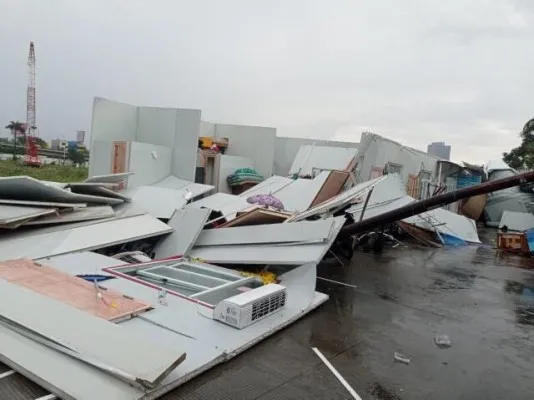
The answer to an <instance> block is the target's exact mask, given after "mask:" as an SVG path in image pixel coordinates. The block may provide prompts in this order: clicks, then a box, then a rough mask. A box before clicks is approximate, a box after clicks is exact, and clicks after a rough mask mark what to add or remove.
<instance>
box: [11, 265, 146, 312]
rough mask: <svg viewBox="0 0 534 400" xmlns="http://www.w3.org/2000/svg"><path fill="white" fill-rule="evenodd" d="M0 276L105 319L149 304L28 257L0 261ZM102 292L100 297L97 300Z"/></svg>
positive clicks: (143, 308) (140, 309)
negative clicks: (97, 286)
mask: <svg viewBox="0 0 534 400" xmlns="http://www.w3.org/2000/svg"><path fill="white" fill-rule="evenodd" d="M0 279H5V280H6V281H9V282H11V283H14V284H17V285H19V286H23V287H25V288H28V289H31V290H33V291H34V292H36V293H40V294H42V295H44V296H47V297H51V298H54V299H56V300H59V301H61V302H63V303H65V304H69V305H71V306H73V307H76V308H78V309H80V310H83V311H86V312H88V313H90V314H93V315H95V316H97V317H100V318H104V319H106V320H108V321H114V320H118V319H121V318H124V317H126V316H128V315H132V314H138V313H140V312H143V311H146V310H148V309H150V308H151V307H152V306H151V305H150V304H148V303H144V302H141V301H137V300H135V299H133V298H131V297H125V296H123V295H122V294H121V293H119V292H117V291H115V290H111V289H110V290H104V289H102V288H100V289H97V288H96V287H95V285H94V284H92V283H90V282H87V281H86V280H84V279H82V278H77V277H75V276H73V275H70V274H67V273H65V272H61V271H59V270H57V269H54V268H51V267H48V266H46V265H42V264H40V263H36V262H34V261H31V260H28V259H19V260H10V261H4V262H0ZM98 292H101V293H102V296H103V298H102V299H98V298H97V293H98Z"/></svg>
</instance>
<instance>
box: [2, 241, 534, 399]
mask: <svg viewBox="0 0 534 400" xmlns="http://www.w3.org/2000/svg"><path fill="white" fill-rule="evenodd" d="M531 267H532V268H533V269H532V270H530V268H531ZM318 274H319V276H320V277H321V278H320V279H319V280H318V290H320V291H323V292H325V293H328V294H329V295H330V300H329V301H328V302H326V303H325V304H324V305H322V306H321V307H320V308H319V309H317V310H316V311H314V312H312V313H311V314H310V315H309V316H307V317H305V318H304V319H302V320H300V321H299V322H297V323H295V324H294V325H291V326H290V327H288V328H287V329H285V330H283V331H281V332H279V333H277V334H275V335H274V336H273V337H271V338H269V339H267V340H266V341H264V342H262V343H260V344H258V345H256V346H255V347H253V348H252V349H250V350H248V351H246V352H245V353H243V354H242V355H239V356H238V357H236V358H234V359H233V360H231V361H230V362H228V363H226V364H223V365H221V366H218V367H216V368H214V369H212V370H210V371H208V372H207V373H205V374H204V375H202V376H200V377H198V378H197V379H194V380H193V381H191V382H189V383H187V384H186V385H184V386H182V387H180V388H178V389H176V390H174V391H173V392H171V393H169V394H167V395H166V396H163V397H162V398H163V399H166V400H174V399H181V400H207V399H209V400H218V399H221V400H222V399H225V400H230V399H231V400H252V399H259V400H270V399H288V400H289V399H291V400H293V399H306V400H308V399H340V400H341V399H343V400H344V399H350V398H351V397H350V395H349V393H348V392H347V391H346V390H345V389H344V388H343V387H342V386H341V384H340V383H339V382H338V381H337V380H336V379H335V378H334V376H333V375H332V374H331V373H330V371H329V370H328V369H327V368H326V367H325V366H324V365H323V363H322V362H321V361H320V360H319V359H318V358H317V356H316V355H315V354H314V353H313V352H312V350H311V348H312V347H317V348H318V349H319V350H320V351H321V352H322V353H323V354H324V355H325V356H326V357H327V358H328V359H329V360H330V362H331V363H332V364H333V365H334V366H335V367H336V368H337V369H338V371H339V372H340V373H341V374H342V375H343V376H344V377H345V379H346V380H347V381H348V382H349V383H350V384H351V385H352V386H353V388H354V389H355V390H356V391H357V392H358V393H359V395H360V396H361V397H362V398H363V399H379V400H390V399H435V400H439V399H447V400H450V399H466V400H467V399H469V400H477V399H481V400H482V399H507V400H508V399H514V400H516V399H532V398H533V393H534V362H533V361H534V259H524V258H519V257H516V256H503V255H498V254H497V253H496V252H495V250H493V249H491V248H490V247H475V246H470V247H461V248H451V249H438V250H429V249H417V248H397V249H390V250H387V251H386V252H385V253H384V254H381V255H374V254H363V253H356V254H355V256H354V259H353V262H352V263H351V264H350V265H347V266H344V267H342V266H340V265H339V264H335V263H329V264H324V265H321V266H320V268H319V272H318ZM323 278H324V279H323ZM332 281H336V282H339V283H336V282H332ZM436 334H446V335H448V336H449V337H450V339H451V341H452V347H450V348H444V349H442V348H438V347H437V346H436V344H435V343H434V336H435V335H436ZM395 352H398V353H401V354H403V355H404V356H406V357H408V358H409V359H410V360H411V362H410V363H409V364H408V365H406V364H403V363H400V362H396V361H394V358H393V355H394V353H395ZM0 367H1V366H0ZM1 372H2V371H0V373H1ZM19 381H20V382H19ZM24 381H25V379H24V378H22V377H21V376H20V375H18V374H14V375H11V376H8V377H5V378H3V379H0V399H21V400H22V399H35V398H37V397H39V396H40V395H43V394H44V393H46V392H43V389H41V388H39V387H38V386H36V385H33V386H32V385H29V384H28V383H24ZM21 390H24V391H25V393H22V392H21ZM6 395H7V396H8V397H5V396H6Z"/></svg>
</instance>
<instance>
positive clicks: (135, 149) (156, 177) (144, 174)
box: [128, 142, 172, 188]
mask: <svg viewBox="0 0 534 400" xmlns="http://www.w3.org/2000/svg"><path fill="white" fill-rule="evenodd" d="M171 164H172V149H171V148H169V147H165V146H156V145H153V144H149V143H140V142H132V143H131V144H130V162H129V171H130V172H133V173H134V174H133V175H132V176H131V177H130V178H129V179H128V187H129V188H134V187H138V186H143V185H151V184H153V183H156V182H159V181H161V180H162V179H164V178H166V177H167V176H169V175H170V172H171Z"/></svg>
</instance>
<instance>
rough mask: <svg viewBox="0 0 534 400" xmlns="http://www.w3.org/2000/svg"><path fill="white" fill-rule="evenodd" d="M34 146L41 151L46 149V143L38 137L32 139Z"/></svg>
mask: <svg viewBox="0 0 534 400" xmlns="http://www.w3.org/2000/svg"><path fill="white" fill-rule="evenodd" d="M33 140H34V141H35V144H36V145H37V146H38V147H40V148H41V149H48V143H47V142H46V141H45V140H43V139H41V138H40V137H34V138H33Z"/></svg>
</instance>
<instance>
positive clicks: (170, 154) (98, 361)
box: [0, 99, 534, 400]
mask: <svg viewBox="0 0 534 400" xmlns="http://www.w3.org/2000/svg"><path fill="white" fill-rule="evenodd" d="M155 125H157V126H158V129H154V126H155ZM154 130H155V131H156V132H154ZM275 133H276V132H275V131H274V130H273V129H272V128H261V127H235V126H228V125H223V124H209V123H204V122H203V121H201V120H200V111H199V110H176V109H160V108H152V107H135V106H130V105H126V104H120V103H116V102H111V101H108V100H105V99H95V103H94V113H93V132H92V134H93V143H92V145H91V150H92V151H91V165H90V175H92V176H91V177H90V178H88V179H87V180H86V181H84V182H73V183H66V184H60V183H55V182H44V181H39V180H36V179H32V178H29V177H24V176H22V177H5V178H0V249H1V250H2V251H1V252H0V289H1V290H0V292H1V299H0V300H2V306H1V307H0V361H2V362H4V363H6V364H7V365H8V366H9V367H10V368H12V369H13V370H15V371H18V372H19V373H21V374H22V375H25V376H26V377H27V378H29V379H31V380H33V381H35V382H36V383H37V384H39V385H41V386H42V387H43V388H46V389H47V390H48V391H50V392H51V393H53V395H55V396H58V397H60V398H62V399H64V400H67V399H81V400H84V399H93V398H95V388H98V397H100V398H105V399H117V400H121V399H124V400H126V399H128V400H135V399H137V400H148V399H155V398H157V397H159V396H161V395H163V394H165V393H166V392H168V391H170V390H171V389H173V388H176V387H178V386H180V385H182V384H184V383H185V382H187V381H189V380H191V379H192V378H194V377H195V376H197V375H199V374H201V373H203V372H204V371H206V370H207V369H209V368H211V367H213V366H215V365H217V364H219V363H222V362H225V361H227V360H229V359H230V358H232V357H234V356H236V355H237V354H239V353H241V352H243V351H245V350H246V349H248V348H249V347H250V346H252V345H253V344H255V343H258V342H259V341H261V340H263V339H265V338H266V337H268V336H269V335H272V334H273V333H275V332H277V331H279V330H281V329H283V328H284V327H286V326H287V325H289V324H291V323H293V322H295V321H296V320H298V319H299V318H302V317H303V316H304V315H305V314H307V313H309V312H311V311H312V310H314V309H315V308H317V307H318V306H319V305H321V304H322V303H324V302H325V301H326V300H327V299H328V295H327V294H324V293H320V292H317V291H316V279H317V276H316V271H317V265H318V264H319V263H320V262H321V261H322V260H323V259H325V257H333V258H335V259H337V260H338V261H341V260H340V259H341V258H347V259H350V258H351V257H352V254H353V251H354V247H355V244H361V245H362V247H364V249H367V250H371V249H373V250H375V251H379V250H380V249H382V248H383V246H384V243H385V242H386V241H390V242H391V243H394V245H398V243H399V242H398V238H397V237H398V236H399V235H400V234H404V235H408V236H409V237H411V238H414V239H415V240H416V241H417V242H418V243H421V244H424V245H429V246H433V247H439V246H443V245H449V244H454V245H456V244H465V245H467V244H478V243H480V240H479V237H478V234H477V229H476V223H475V221H474V220H472V219H471V218H469V217H470V216H474V218H478V215H480V214H481V213H482V211H481V204H482V208H483V204H485V199H486V194H487V193H490V192H492V191H495V190H502V189H506V188H510V187H513V186H515V185H518V184H524V183H525V182H531V181H534V173H527V174H522V175H515V174H514V175H513V176H509V177H506V178H505V179H496V178H495V177H496V176H497V175H492V179H490V181H489V182H487V183H483V184H480V183H481V182H482V178H481V175H478V173H474V172H469V173H464V172H465V171H466V170H467V169H468V170H469V171H476V168H475V167H473V166H465V167H461V166H459V165H457V164H455V163H450V162H445V161H444V160H440V159H437V158H436V157H432V156H428V155H425V154H424V153H422V152H418V151H416V150H414V149H410V148H408V147H405V146H402V145H400V144H398V143H395V142H392V141H389V140H386V139H384V138H381V137H379V136H378V135H371V134H365V135H362V145H361V146H360V148H359V150H358V149H356V146H347V145H343V146H339V147H334V146H329V145H328V143H323V144H325V145H324V146H316V145H315V144H314V143H308V144H303V145H299V146H296V147H295V149H294V154H295V156H294V159H293V162H292V165H291V163H284V165H287V169H288V172H289V173H288V174H286V176H276V175H274V176H271V172H272V169H273V158H274V156H273V154H272V152H271V151H270V150H269V149H270V147H269V146H271V148H274V143H275V141H276V135H275ZM199 135H200V138H201V139H200V141H201V144H199ZM262 135H264V136H262ZM260 139H261V140H260ZM241 140H242V142H241ZM256 141H259V142H261V143H260V145H256V143H255V142H256ZM213 146H215V147H217V149H215V148H214V147H213ZM384 146H386V147H387V149H389V150H388V152H381V151H380V150H381V149H383V148H384ZM199 147H200V148H199ZM206 147H210V149H209V150H208V149H206ZM216 150H217V151H216ZM263 153H265V154H263ZM382 153H384V154H382ZM386 153H389V158H387V159H386V158H384V157H386V156H385V154H386ZM407 157H408V158H407ZM409 157H411V158H409ZM199 158H201V159H202V160H201V161H200V162H198V161H199ZM290 165H291V166H290ZM403 165H406V168H404V169H403ZM195 168H196V170H195ZM284 168H285V167H284ZM236 171H237V172H238V173H236ZM228 176H231V178H230V179H228ZM287 176H291V178H289V177H287ZM263 178H265V179H263ZM493 178H495V179H493ZM241 183H246V184H241ZM237 186H239V189H238V190H237V189H236V187H237ZM525 187H526V186H525V185H523V189H524V188H525ZM457 188H459V189H458V190H456V189H457ZM477 196H482V197H477ZM490 198H491V196H490ZM463 199H469V207H467V206H466V205H467V204H468V203H467V202H462V203H460V202H459V201H460V200H463ZM473 199H478V200H476V201H475V200H473ZM489 204H491V202H489ZM441 206H446V207H444V208H440V207H441ZM491 207H492V206H491V205H490V208H491ZM457 211H458V212H461V213H462V214H463V215H460V214H459V213H457ZM529 215H530V214H529ZM518 219H522V221H521V224H519V223H518ZM530 219H531V218H530ZM499 220H500V222H501V225H502V226H501V231H504V230H505V227H506V230H509V232H511V231H513V230H514V229H517V230H518V231H519V232H520V233H522V234H523V235H524V238H526V239H525V240H527V247H528V246H529V245H530V242H534V241H532V240H530V239H528V238H529V237H530V236H529V228H532V227H534V224H530V222H527V219H526V218H522V216H521V215H512V214H509V213H503V215H502V219H501V216H499ZM529 224H530V225H532V226H530V225H529ZM527 225H528V226H527ZM524 229H526V231H525V230H524ZM531 236H534V234H532V235H531ZM524 243H525V242H523V243H522V246H523V247H524ZM13 298H16V299H17V304H16V305H14V306H11V304H10V303H12V302H13ZM10 299H11V301H10ZM80 328H81V329H83V331H84V332H85V333H86V335H85V336H84V337H80V336H79V335H78V334H77V333H76V332H75V330H77V329H80ZM123 338H125V339H124V340H123ZM119 342H120V343H119ZM139 360H143V362H138V361H139ZM50 365H54V368H50ZM65 371H69V373H68V374H66V373H65Z"/></svg>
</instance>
